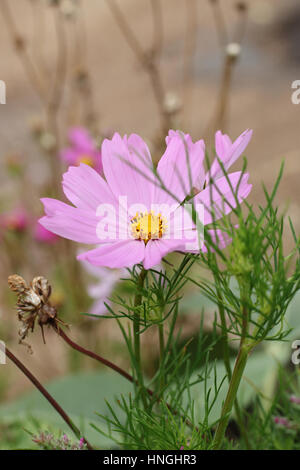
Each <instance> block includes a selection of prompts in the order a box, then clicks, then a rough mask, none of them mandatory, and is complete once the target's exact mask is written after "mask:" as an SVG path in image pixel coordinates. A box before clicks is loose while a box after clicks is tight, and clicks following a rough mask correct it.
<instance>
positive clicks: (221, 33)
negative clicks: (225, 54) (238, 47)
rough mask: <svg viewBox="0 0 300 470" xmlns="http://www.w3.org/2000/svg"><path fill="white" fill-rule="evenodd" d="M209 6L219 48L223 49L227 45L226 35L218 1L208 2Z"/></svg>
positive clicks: (211, 0)
mask: <svg viewBox="0 0 300 470" xmlns="http://www.w3.org/2000/svg"><path fill="white" fill-rule="evenodd" d="M210 4H211V5H212V10H213V15H214V20H215V23H216V29H217V34H218V39H219V43H220V46H221V48H222V49H224V48H225V46H226V45H227V44H228V33H227V27H226V24H225V19H224V15H223V11H222V8H221V5H220V1H219V0H210Z"/></svg>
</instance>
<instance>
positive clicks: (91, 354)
mask: <svg viewBox="0 0 300 470" xmlns="http://www.w3.org/2000/svg"><path fill="white" fill-rule="evenodd" d="M54 329H55V331H56V332H57V333H58V334H59V336H60V337H61V338H62V339H63V340H64V341H65V342H66V343H67V344H68V345H69V346H71V348H73V349H76V351H78V352H80V353H82V354H85V355H86V356H89V357H91V358H92V359H96V361H98V362H101V364H103V365H105V366H106V367H109V368H110V369H113V370H114V371H115V372H117V373H118V374H120V375H122V376H123V377H125V379H127V380H129V381H130V382H132V383H134V378H133V377H132V376H131V375H130V374H128V373H127V372H126V371H125V370H123V369H121V368H120V367H118V366H117V365H116V364H114V363H112V362H110V361H109V360H107V359H104V357H101V356H99V355H98V354H96V353H94V352H93V351H89V350H88V349H85V348H83V347H82V346H79V344H77V343H75V342H74V341H72V340H71V339H70V338H69V337H68V336H67V335H66V333H65V332H64V331H63V330H62V329H61V328H60V327H59V326H58V325H57V326H55V327H54ZM148 393H150V394H151V395H152V393H153V392H152V391H151V390H148Z"/></svg>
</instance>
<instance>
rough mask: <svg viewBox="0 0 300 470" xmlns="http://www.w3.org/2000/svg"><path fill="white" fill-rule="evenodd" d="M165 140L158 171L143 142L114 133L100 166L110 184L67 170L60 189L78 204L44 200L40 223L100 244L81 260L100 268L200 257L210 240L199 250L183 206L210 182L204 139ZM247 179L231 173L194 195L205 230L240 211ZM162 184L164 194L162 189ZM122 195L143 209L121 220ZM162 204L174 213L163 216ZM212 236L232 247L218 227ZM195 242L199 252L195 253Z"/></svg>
mask: <svg viewBox="0 0 300 470" xmlns="http://www.w3.org/2000/svg"><path fill="white" fill-rule="evenodd" d="M166 143H167V148H166V151H165V153H164V154H163V156H162V157H161V159H160V161H159V163H158V166H157V169H156V172H157V174H156V173H154V172H153V163H152V159H151V155H150V152H149V149H148V147H147V145H146V143H145V142H144V141H143V140H142V138H141V137H139V136H138V135H136V134H132V135H130V136H129V137H127V136H124V137H123V138H121V136H120V135H119V134H115V135H114V136H113V138H112V140H108V139H105V140H104V142H103V144H102V163H103V170H104V175H105V178H106V181H105V180H104V179H103V178H102V177H101V176H100V175H99V173H97V172H96V171H95V170H93V169H92V168H91V167H89V166H87V165H85V164H80V166H79V167H70V168H69V170H68V171H67V173H65V174H64V177H63V190H64V193H65V195H66V196H67V198H68V199H69V200H70V202H71V203H73V204H74V206H75V207H74V206H70V205H68V204H65V203H63V202H61V201H58V200H55V199H49V198H44V199H42V200H41V201H42V202H43V204H44V208H45V213H46V216H45V217H43V218H42V219H41V220H40V222H41V224H42V225H43V226H44V227H45V228H47V229H48V230H50V231H52V232H54V233H56V234H58V235H60V236H63V237H65V238H69V239H71V240H74V241H77V242H79V243H86V244H92V245H94V244H96V245H98V246H97V247H96V248H95V249H93V250H90V251H88V252H86V253H82V254H80V255H79V256H78V259H80V260H87V261H89V262H90V263H91V264H93V265H95V266H107V267H110V268H122V267H130V266H133V265H135V264H138V263H143V265H144V267H145V269H150V268H151V267H153V266H155V265H157V264H159V263H160V261H161V259H162V258H163V257H164V256H166V255H167V254H168V253H170V252H173V251H182V252H198V251H199V249H200V248H201V249H202V251H205V250H206V247H205V243H204V245H202V246H199V243H198V242H199V239H198V233H197V230H196V227H195V224H194V223H193V221H192V218H191V216H190V213H188V212H187V210H186V209H185V207H184V205H183V206H182V205H181V203H182V202H183V201H184V200H185V199H186V197H187V196H189V195H191V194H192V190H193V188H195V187H196V182H197V181H199V180H202V181H203V182H204V181H205V177H206V176H205V175H206V174H205V170H204V166H203V160H204V142H203V141H202V140H199V141H198V142H196V143H193V142H192V139H191V137H190V136H189V135H187V134H186V135H184V134H182V133H180V132H179V131H177V132H174V131H170V132H169V135H168V137H167V139H166ZM187 156H188V163H189V164H187ZM157 175H158V176H157ZM248 177H249V175H248V174H244V175H242V173H241V172H235V173H230V174H228V176H227V177H225V176H222V177H219V178H216V179H215V181H214V184H213V185H212V187H210V185H208V186H207V187H206V188H205V189H203V190H201V191H200V192H199V193H198V194H197V195H196V196H194V198H193V202H194V205H195V206H197V205H201V206H204V224H205V225H206V224H210V223H212V222H213V221H214V220H216V219H218V218H221V217H222V216H223V215H224V214H228V213H229V212H230V211H231V210H232V207H236V204H237V202H236V199H238V201H240V202H242V201H243V200H244V199H245V198H246V197H247V196H248V194H249V193H250V191H251V188H252V185H250V184H248ZM228 180H229V182H230V184H229V182H228ZM161 181H162V182H163V185H164V188H167V190H165V189H164V188H162V187H161ZM232 190H233V191H234V192H235V193H237V194H233V192H232ZM124 198H125V199H126V208H127V203H128V207H133V206H134V205H135V206H136V205H137V204H138V205H139V207H141V206H142V207H143V210H140V209H139V210H137V211H133V212H134V213H131V214H129V215H128V213H127V212H126V211H125V212H126V215H124V212H123V210H120V208H121V209H124V207H125V206H123V204H125V203H124V201H123V200H124ZM104 205H105V206H109V207H110V208H113V209H114V211H116V212H117V213H118V218H115V216H114V215H115V212H114V215H113V216H112V217H111V216H110V214H108V216H107V215H106V217H105V218H104V216H103V215H99V211H98V210H99V207H100V208H101V209H102V208H103V206H104ZM154 205H158V206H159V208H160V211H159V212H158V213H156V212H155V211H154V210H153V206H154ZM163 205H165V206H167V207H168V211H169V212H166V213H164V212H163V210H162V209H161V207H163ZM212 212H214V216H213V215H212ZM182 214H183V217H182ZM110 217H111V218H110ZM177 217H181V219H182V218H183V219H185V217H186V219H187V221H188V222H187V223H184V226H183V227H181V228H180V233H179V232H178V226H176V227H175V228H174V225H176V224H174V221H176V220H177ZM103 220H105V222H106V223H108V225H109V227H110V228H109V231H108V232H106V238H103V237H100V236H99V232H98V227H99V225H98V224H99V223H102V222H103ZM117 232H118V237H116V233H117ZM129 232H130V235H129ZM210 235H211V237H212V238H213V239H214V240H215V242H216V243H218V245H219V247H220V248H222V247H225V246H226V245H227V244H228V243H229V242H230V239H229V238H228V236H226V234H224V233H222V232H221V231H217V230H216V229H213V230H211V231H210ZM191 245H193V246H194V247H195V248H193V249H191V248H190V246H191Z"/></svg>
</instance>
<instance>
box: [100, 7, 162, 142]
mask: <svg viewBox="0 0 300 470" xmlns="http://www.w3.org/2000/svg"><path fill="white" fill-rule="evenodd" d="M106 3H107V5H108V6H109V8H110V10H111V12H112V14H113V17H114V19H115V21H116V23H117V24H118V26H119V28H120V30H121V31H122V33H123V36H124V38H125V40H126V41H127V43H128V45H129V47H130V48H131V49H132V51H133V52H134V53H135V55H136V57H137V59H138V61H139V62H140V63H141V65H142V67H143V68H144V69H145V71H146V72H147V73H148V75H149V78H150V82H151V85H152V89H153V93H154V97H155V100H156V103H157V106H158V110H159V113H160V116H161V126H162V131H163V133H164V134H165V133H166V132H168V130H169V128H170V127H171V125H170V117H169V115H168V113H166V111H165V107H164V101H165V91H164V87H163V83H162V79H161V76H160V72H159V68H158V65H157V57H158V54H159V53H160V48H161V40H162V39H161V38H162V33H161V32H160V33H159V35H160V36H159V38H158V39H156V42H155V43H154V44H153V47H152V49H151V50H150V54H149V53H148V54H147V53H146V52H144V50H143V48H142V47H141V45H140V43H139V40H138V39H137V37H136V35H135V34H134V32H133V31H132V29H131V28H130V26H129V24H128V23H127V21H126V18H125V16H124V15H123V13H122V11H121V10H120V8H119V6H118V5H117V3H116V2H115V0H106ZM153 7H154V5H153V3H152V8H153ZM158 8H159V7H158V4H157V2H155V10H154V11H155V23H157V19H158V17H159V18H160V19H159V24H158V25H157V26H156V30H158V28H159V29H160V31H161V25H160V23H161V13H158ZM157 47H158V49H157Z"/></svg>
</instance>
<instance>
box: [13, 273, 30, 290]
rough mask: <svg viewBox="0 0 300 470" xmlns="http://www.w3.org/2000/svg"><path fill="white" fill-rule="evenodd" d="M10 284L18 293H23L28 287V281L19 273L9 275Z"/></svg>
mask: <svg viewBox="0 0 300 470" xmlns="http://www.w3.org/2000/svg"><path fill="white" fill-rule="evenodd" d="M8 285H9V288H10V289H11V290H12V291H13V292H17V293H18V294H21V293H23V292H25V291H26V290H27V289H28V286H27V284H26V281H25V280H24V279H23V278H22V277H21V276H19V275H18V274H12V275H11V276H9V277H8Z"/></svg>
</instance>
